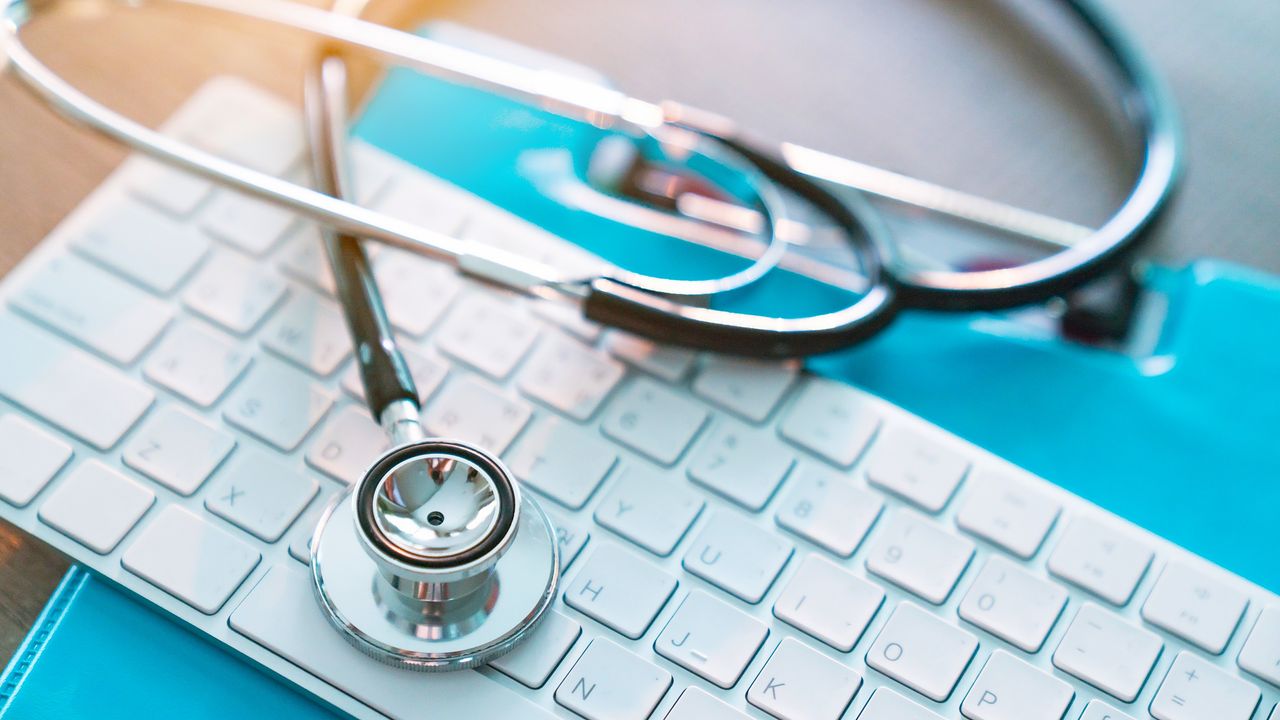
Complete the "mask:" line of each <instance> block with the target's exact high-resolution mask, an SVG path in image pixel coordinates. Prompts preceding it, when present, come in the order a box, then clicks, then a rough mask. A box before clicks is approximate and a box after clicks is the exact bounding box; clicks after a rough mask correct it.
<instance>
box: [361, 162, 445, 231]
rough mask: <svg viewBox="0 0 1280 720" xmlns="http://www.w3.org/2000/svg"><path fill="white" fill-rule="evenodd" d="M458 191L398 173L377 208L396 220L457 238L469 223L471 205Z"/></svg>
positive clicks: (387, 187) (428, 178) (431, 179)
mask: <svg viewBox="0 0 1280 720" xmlns="http://www.w3.org/2000/svg"><path fill="white" fill-rule="evenodd" d="M459 195H460V193H459V191H458V189H457V188H456V187H454V186H452V185H450V184H448V183H445V182H443V181H440V180H438V179H436V178H433V177H429V176H424V175H418V174H408V173H404V172H399V173H396V174H395V175H394V176H392V177H391V179H390V182H389V183H388V184H387V185H386V187H384V188H383V191H382V192H381V193H380V194H379V196H378V200H377V202H376V203H375V204H374V206H375V207H376V208H377V209H378V210H379V211H381V212H384V213H386V214H388V215H390V216H392V217H396V218H400V219H401V220H407V221H409V222H411V223H413V224H415V225H420V226H422V227H424V228H427V229H428V230H434V231H436V232H438V233H443V234H445V235H453V236H457V235H458V234H459V232H460V231H461V230H462V226H463V223H465V222H466V221H467V209H468V208H467V205H466V204H465V203H464V202H463V201H462V200H461V198H460V197H459Z"/></svg>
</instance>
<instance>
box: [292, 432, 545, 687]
mask: <svg viewBox="0 0 1280 720" xmlns="http://www.w3.org/2000/svg"><path fill="white" fill-rule="evenodd" d="M311 570H312V576H313V580H314V588H315V591H316V596H317V599H318V600H319V601H320V606H321V608H322V609H323V610H324V612H325V615H326V616H327V618H328V620H329V622H330V623H331V624H332V625H333V626H334V627H335V628H336V629H337V630H338V631H339V632H340V633H341V634H342V635H343V636H344V637H345V638H346V639H347V641H348V642H350V643H351V644H352V645H354V646H355V647H356V648H357V649H359V650H360V651H362V652H364V653H365V654H366V655H369V656H371V657H373V658H375V659H377V660H379V661H380V662H383V663H387V664H390V665H395V666H400V667H407V668H413V669H416V670H427V671H446V670H461V669H465V668H470V667H475V666H478V665H482V664H484V663H487V662H489V661H490V660H493V659H494V658H497V657H499V656H501V655H503V654H504V653H506V652H508V651H509V650H511V649H512V648H514V647H515V646H516V644H517V643H519V642H520V641H521V640H523V639H524V638H525V637H526V636H527V635H528V634H529V633H530V632H532V631H533V629H534V627H536V625H537V623H538V621H539V620H540V619H541V618H542V616H543V615H544V614H545V613H546V611H547V608H548V607H550V605H551V602H552V600H553V599H554V595H555V589H556V586H557V583H558V579H559V549H558V545H557V542H556V535H555V530H554V528H553V527H552V525H551V521H550V519H549V518H548V517H547V515H546V514H545V513H544V512H543V511H542V509H541V508H540V507H539V506H538V504H537V503H535V502H532V501H531V500H529V499H528V498H525V497H523V496H522V495H521V493H520V489H519V486H518V485H517V483H516V482H515V480H514V478H512V476H511V473H510V471H509V470H508V469H507V468H506V467H505V466H503V464H502V463H501V461H499V460H498V459H497V458H495V457H493V456H491V455H489V454H488V453H486V452H484V451H483V450H480V449H478V448H476V447H473V446H471V445H468V444H465V443H460V442H454V441H448V440H437V439H427V440H420V441H417V442H413V443H410V444H407V445H402V446H400V447H397V448H394V449H392V450H391V451H389V452H387V453H386V454H384V455H383V456H382V457H381V458H379V459H378V461H376V462H375V463H374V464H373V466H372V467H371V468H370V469H369V470H368V472H367V473H366V474H365V477H364V478H363V479H361V481H360V482H359V483H358V484H357V485H356V486H355V487H353V488H352V490H351V491H349V492H348V493H345V494H344V495H342V496H341V497H339V498H337V499H335V500H334V501H333V502H332V503H331V504H330V506H329V507H328V508H327V509H326V511H325V513H324V514H323V515H322V517H321V519H320V522H319V524H318V525H317V527H316V531H315V534H314V536H313V538H312V542H311Z"/></svg>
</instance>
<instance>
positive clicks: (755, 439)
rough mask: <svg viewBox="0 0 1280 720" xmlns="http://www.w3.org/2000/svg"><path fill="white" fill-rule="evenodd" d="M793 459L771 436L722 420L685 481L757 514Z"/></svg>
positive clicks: (695, 455)
mask: <svg viewBox="0 0 1280 720" xmlns="http://www.w3.org/2000/svg"><path fill="white" fill-rule="evenodd" d="M794 463H795V458H794V457H793V456H792V454H791V452H790V451H789V450H788V449H787V446H785V445H783V444H782V443H781V442H778V441H777V440H775V439H774V438H773V436H772V435H770V434H768V433H765V432H761V431H758V430H752V429H749V428H747V427H746V426H743V425H739V424H738V423H736V422H734V421H732V420H728V419H725V420H724V421H722V422H720V423H718V424H717V425H716V426H715V427H714V429H712V431H711V433H710V434H708V435H707V437H706V439H705V440H704V441H703V442H702V445H701V446H700V447H699V448H698V449H697V450H695V451H694V453H693V457H692V459H691V460H690V462H689V477H690V478H692V479H693V481H694V482H696V483H698V484H699V485H702V486H704V487H706V488H708V489H710V490H713V491H715V492H717V493H719V494H720V495H723V496H724V497H726V498H728V499H729V500H732V501H733V502H736V503H738V504H739V505H741V506H742V507H744V508H746V509H748V510H753V511H755V510H760V509H761V508H763V507H764V506H765V504H766V503H768V502H769V498H771V497H773V493H774V491H775V490H777V489H778V485H780V484H782V478H784V477H786V475H787V472H788V471H789V470H791V466H792V465H793V464H794Z"/></svg>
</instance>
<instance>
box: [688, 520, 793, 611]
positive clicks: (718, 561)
mask: <svg viewBox="0 0 1280 720" xmlns="http://www.w3.org/2000/svg"><path fill="white" fill-rule="evenodd" d="M790 557H791V545H790V544H789V543H787V542H786V541H784V540H782V539H781V538H779V537H778V536H777V535H776V534H773V533H770V532H767V531H765V530H762V529H761V528H759V527H756V526H755V525H753V524H752V523H750V522H747V521H746V520H744V519H743V518H741V517H738V516H737V515H733V514H730V513H726V512H718V513H715V514H713V515H712V516H711V519H710V520H709V521H708V522H707V524H706V526H705V527H703V528H702V532H701V533H699V534H698V539H697V540H695V541H694V542H693V545H691V546H690V547H689V552H688V553H686V554H685V556H684V568H685V569H686V570H688V571H689V572H691V573H693V574H694V575H697V576H698V577H700V578H702V579H703V580H706V581H707V582H709V583H711V584H712V585H715V586H717V587H719V588H720V589H721V590H724V591H725V592H727V593H730V594H731V595H735V596H737V597H738V598H739V599H741V600H744V601H746V602H749V603H758V602H760V600H761V599H762V598H763V597H764V594H765V593H766V592H768V591H769V587H770V586H771V585H773V581H774V580H775V579H776V578H777V577H778V573H779V572H781V571H782V566H783V565H786V564H787V559H788V558H790Z"/></svg>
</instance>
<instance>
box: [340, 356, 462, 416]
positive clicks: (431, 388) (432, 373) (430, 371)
mask: <svg viewBox="0 0 1280 720" xmlns="http://www.w3.org/2000/svg"><path fill="white" fill-rule="evenodd" d="M399 347H400V354H401V355H403V356H404V362H405V364H406V365H408V366H409V374H410V375H411V376H413V384H414V386H415V387H417V388H418V402H420V403H423V404H425V403H426V400H427V398H429V397H431V395H432V394H433V393H435V391H436V390H437V389H439V388H440V383H442V382H444V379H445V377H446V376H447V375H448V374H449V365H448V363H446V362H445V361H444V360H441V359H440V358H428V357H427V356H425V355H423V354H422V353H419V352H415V351H414V350H413V349H411V348H408V347H405V346H404V344H403V343H400V344H399ZM342 389H343V390H346V391H347V393H348V394H349V395H351V397H353V398H355V399H357V400H360V401H361V402H363V401H364V381H363V380H361V379H360V367H359V365H357V364H356V363H352V364H351V365H350V366H349V367H348V368H347V371H346V372H344V373H342Z"/></svg>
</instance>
